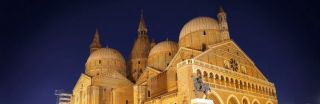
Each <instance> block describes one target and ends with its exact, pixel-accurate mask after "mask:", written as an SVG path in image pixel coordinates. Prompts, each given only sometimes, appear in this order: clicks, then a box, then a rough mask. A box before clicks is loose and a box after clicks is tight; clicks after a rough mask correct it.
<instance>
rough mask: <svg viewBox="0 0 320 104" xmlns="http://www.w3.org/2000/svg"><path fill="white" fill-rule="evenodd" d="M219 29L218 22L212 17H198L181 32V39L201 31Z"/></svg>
mask: <svg viewBox="0 0 320 104" xmlns="http://www.w3.org/2000/svg"><path fill="white" fill-rule="evenodd" d="M207 29H217V30H218V29H219V24H218V22H217V21H216V20H215V19H213V18H210V17H197V18H194V19H192V20H190V21H189V22H187V23H186V24H185V25H184V26H183V28H182V29H181V31H180V36H179V39H182V38H183V37H184V36H186V35H188V34H189V33H192V32H196V31H199V30H207Z"/></svg>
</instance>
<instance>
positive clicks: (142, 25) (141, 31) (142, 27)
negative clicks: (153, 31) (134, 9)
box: [138, 10, 148, 34]
mask: <svg viewBox="0 0 320 104" xmlns="http://www.w3.org/2000/svg"><path fill="white" fill-rule="evenodd" d="M147 31H148V29H147V26H146V24H145V22H144V18H143V10H141V14H140V22H139V28H138V32H139V34H145V33H147Z"/></svg>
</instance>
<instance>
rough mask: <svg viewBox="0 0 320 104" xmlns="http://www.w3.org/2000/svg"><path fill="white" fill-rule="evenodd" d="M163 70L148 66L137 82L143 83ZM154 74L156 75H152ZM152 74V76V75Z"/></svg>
mask: <svg viewBox="0 0 320 104" xmlns="http://www.w3.org/2000/svg"><path fill="white" fill-rule="evenodd" d="M160 73H161V71H160V70H157V69H154V68H151V67H146V69H145V70H144V71H143V73H142V74H141V75H140V77H139V79H138V80H137V82H136V84H141V83H143V82H145V81H146V80H148V79H149V78H150V77H153V76H155V75H158V74H160ZM152 74H154V75H152ZM150 75H152V76H150Z"/></svg>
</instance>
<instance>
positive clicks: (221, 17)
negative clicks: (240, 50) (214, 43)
mask: <svg viewBox="0 0 320 104" xmlns="http://www.w3.org/2000/svg"><path fill="white" fill-rule="evenodd" d="M217 17H218V21H219V27H220V31H221V36H222V38H221V40H227V39H230V36H229V29H228V22H227V14H226V13H225V12H224V10H223V8H222V7H220V9H219V13H218V15H217Z"/></svg>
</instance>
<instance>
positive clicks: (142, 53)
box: [128, 11, 151, 82]
mask: <svg viewBox="0 0 320 104" xmlns="http://www.w3.org/2000/svg"><path fill="white" fill-rule="evenodd" d="M137 31H138V38H137V39H136V40H135V42H134V45H133V48H132V50H131V55H130V58H129V62H128V68H129V71H130V72H129V73H130V74H129V75H131V76H129V77H131V80H132V81H134V82H135V81H136V80H137V79H138V78H139V76H140V75H141V74H142V73H143V71H144V69H145V68H146V66H147V60H148V55H149V51H150V47H151V46H150V40H149V38H148V35H147V32H148V29H147V27H146V25H145V22H144V19H143V11H141V15H140V22H139V27H138V30H137Z"/></svg>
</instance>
